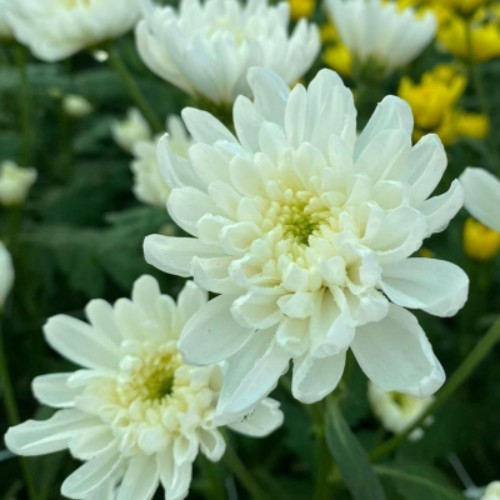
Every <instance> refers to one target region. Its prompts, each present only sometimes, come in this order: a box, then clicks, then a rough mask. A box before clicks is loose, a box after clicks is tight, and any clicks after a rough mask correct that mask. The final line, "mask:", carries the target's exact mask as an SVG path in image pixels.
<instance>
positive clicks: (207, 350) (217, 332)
mask: <svg viewBox="0 0 500 500" xmlns="http://www.w3.org/2000/svg"><path fill="white" fill-rule="evenodd" d="M233 301H234V297H231V296H229V297H228V296H225V295H219V296H218V297H216V298H215V299H212V300H211V301H209V302H208V303H207V304H206V305H204V306H203V307H202V308H201V309H200V310H199V311H198V312H197V313H196V314H195V315H194V316H192V317H191V319H190V320H189V321H188V322H187V323H186V326H185V327H184V329H183V331H182V333H181V336H180V340H179V349H180V351H181V352H182V355H183V357H184V358H185V359H186V360H187V362H189V363H193V364H200V365H209V364H212V363H217V362H219V361H221V360H223V359H226V358H228V357H229V356H231V355H232V354H234V353H235V352H236V351H238V350H239V349H240V348H241V347H242V346H243V345H244V344H245V343H246V342H247V341H248V339H249V338H250V335H251V334H252V329H249V328H247V327H243V326H241V325H240V324H239V323H237V322H236V320H235V319H234V317H233V315H232V314H231V311H230V308H231V304H232V302H233Z"/></svg>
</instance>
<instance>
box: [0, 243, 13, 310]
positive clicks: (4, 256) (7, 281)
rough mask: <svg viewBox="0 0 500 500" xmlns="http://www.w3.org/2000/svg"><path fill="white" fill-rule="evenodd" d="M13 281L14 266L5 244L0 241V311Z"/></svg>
mask: <svg viewBox="0 0 500 500" xmlns="http://www.w3.org/2000/svg"><path fill="white" fill-rule="evenodd" d="M13 283H14V266H13V265H12V258H11V256H10V253H9V251H8V250H7V249H6V248H5V245H4V244H3V243H2V242H1V241H0V312H1V310H2V309H3V305H4V304H5V299H6V298H7V295H9V293H10V290H11V288H12V284H13Z"/></svg>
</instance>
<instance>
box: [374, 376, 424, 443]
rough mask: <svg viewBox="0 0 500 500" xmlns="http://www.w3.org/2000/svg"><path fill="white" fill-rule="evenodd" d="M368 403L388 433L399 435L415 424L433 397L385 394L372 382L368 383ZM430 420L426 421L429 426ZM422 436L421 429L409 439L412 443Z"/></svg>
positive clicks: (393, 392) (395, 393) (397, 393)
mask: <svg viewBox="0 0 500 500" xmlns="http://www.w3.org/2000/svg"><path fill="white" fill-rule="evenodd" d="M368 401H369V402H370V404H371V407H372V409H373V413H374V414H375V415H376V417H377V418H378V419H379V420H380V421H381V422H382V425H383V426H384V428H385V429H387V430H388V431H391V432H394V433H395V434H399V433H401V432H403V431H404V430H405V429H406V428H408V427H409V426H410V425H411V424H413V422H415V421H416V420H417V419H418V418H419V417H420V416H421V415H422V413H423V412H424V411H425V410H427V408H428V407H429V406H430V405H431V404H432V402H433V401H434V397H432V396H429V397H427V398H416V397H414V396H409V395H408V394H402V393H400V392H395V391H392V392H387V391H383V390H382V389H380V387H377V385H375V384H374V383H373V382H369V383H368ZM431 422H432V418H430V419H426V420H425V423H426V424H430V423H431ZM423 434H424V431H423V430H422V429H420V428H419V429H415V430H414V431H413V432H412V433H411V434H410V435H409V438H410V439H411V440H413V441H415V440H417V439H420V438H421V437H422V436H423Z"/></svg>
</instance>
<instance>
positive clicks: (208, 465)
mask: <svg viewBox="0 0 500 500" xmlns="http://www.w3.org/2000/svg"><path fill="white" fill-rule="evenodd" d="M200 458H201V460H200V463H201V466H202V468H203V470H204V472H205V474H206V476H207V478H208V483H209V487H210V490H211V497H212V498H213V499H217V500H224V499H225V498H226V490H225V488H224V483H223V481H222V478H221V476H220V473H219V470H218V469H217V468H216V467H215V464H214V463H213V462H211V461H210V460H209V459H208V458H206V457H204V456H201V457H200Z"/></svg>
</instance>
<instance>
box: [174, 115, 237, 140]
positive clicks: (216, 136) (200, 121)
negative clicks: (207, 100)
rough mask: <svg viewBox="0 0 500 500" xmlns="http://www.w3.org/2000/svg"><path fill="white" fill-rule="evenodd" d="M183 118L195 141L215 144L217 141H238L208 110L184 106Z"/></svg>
mask: <svg viewBox="0 0 500 500" xmlns="http://www.w3.org/2000/svg"><path fill="white" fill-rule="evenodd" d="M182 118H183V119H184V123H185V124H186V127H187V129H188V130H189V132H190V134H191V135H192V136H193V139H194V141H195V142H202V143H205V144H214V143H215V142H217V141H229V142H236V138H235V137H234V135H233V134H232V133H231V132H229V130H228V129H227V128H226V127H225V126H224V125H223V124H222V123H221V122H220V121H219V120H217V119H216V118H214V116H212V115H211V114H210V113H207V112H206V111H201V110H199V109H194V108H184V109H183V110H182Z"/></svg>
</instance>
